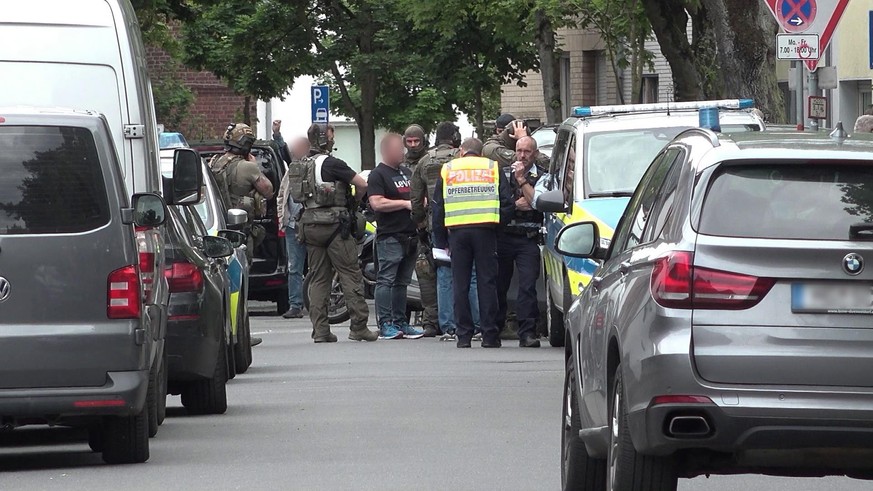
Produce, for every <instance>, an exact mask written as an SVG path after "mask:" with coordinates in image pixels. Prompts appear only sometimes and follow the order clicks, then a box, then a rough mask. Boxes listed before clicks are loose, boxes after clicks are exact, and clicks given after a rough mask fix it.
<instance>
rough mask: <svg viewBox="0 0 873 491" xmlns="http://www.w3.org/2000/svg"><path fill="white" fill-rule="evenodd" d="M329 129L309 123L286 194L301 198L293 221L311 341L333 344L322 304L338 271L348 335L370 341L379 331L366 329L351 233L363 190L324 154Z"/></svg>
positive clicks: (358, 178) (325, 303) (342, 165)
mask: <svg viewBox="0 0 873 491" xmlns="http://www.w3.org/2000/svg"><path fill="white" fill-rule="evenodd" d="M330 132H331V129H330V127H328V128H323V127H322V126H320V125H318V124H313V125H312V126H310V127H309V131H308V132H307V136H308V137H309V142H310V143H311V145H312V149H311V150H310V152H309V157H307V158H306V159H303V161H301V162H299V163H297V162H295V163H292V164H291V165H289V166H288V172H290V173H292V176H291V178H290V182H291V189H290V193H291V197H292V198H293V199H294V200H295V201H297V202H301V203H303V214H302V215H301V217H300V220H299V221H298V231H297V234H298V238H299V240H300V241H301V242H302V243H304V244H306V251H307V254H308V258H309V277H310V283H309V296H310V299H311V301H310V305H309V317H310V319H311V320H312V338H313V339H314V340H315V342H316V343H335V342H336V341H337V337H336V335H334V334H333V333H331V332H330V324H329V323H328V317H327V309H328V301H329V300H330V288H331V282H332V281H333V276H334V271H336V273H337V275H338V276H339V281H340V285H341V286H342V289H343V294H344V295H345V300H346V304H347V305H348V309H349V314H350V316H351V326H350V327H351V330H350V333H349V339H351V340H352V341H376V340H377V339H378V338H379V335H378V334H376V333H375V332H373V331H371V330H370V329H368V328H367V321H368V320H369V316H370V310H369V307H367V303H366V302H365V300H364V292H363V288H362V285H361V269H360V266H359V265H358V247H357V242H356V241H355V238H354V237H353V228H354V215H353V211H354V210H355V209H356V208H357V197H354V198H353V197H352V192H351V186H352V185H353V186H355V188H356V191H357V193H358V196H362V195H363V194H364V193H365V192H366V190H367V182H366V181H365V180H364V179H363V178H362V177H361V176H359V175H357V174H356V173H355V171H354V170H352V169H351V168H350V167H349V166H348V164H346V163H345V162H343V161H342V160H340V159H338V158H336V157H331V156H330V155H329V153H330V150H331V148H332V147H333V141H332V138H331V136H332V135H330Z"/></svg>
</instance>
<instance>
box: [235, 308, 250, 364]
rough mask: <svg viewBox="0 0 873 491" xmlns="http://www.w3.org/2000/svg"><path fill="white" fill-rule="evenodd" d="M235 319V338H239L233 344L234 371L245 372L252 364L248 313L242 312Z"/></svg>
mask: <svg viewBox="0 0 873 491" xmlns="http://www.w3.org/2000/svg"><path fill="white" fill-rule="evenodd" d="M240 312H242V311H240ZM241 315H242V316H241V318H240V319H239V320H238V321H237V326H238V327H237V338H239V340H238V341H237V343H236V344H235V345H234V346H233V363H234V365H235V368H236V373H246V371H247V370H248V369H249V367H250V366H252V337H251V336H252V333H251V326H250V325H249V316H248V314H245V313H242V314H241Z"/></svg>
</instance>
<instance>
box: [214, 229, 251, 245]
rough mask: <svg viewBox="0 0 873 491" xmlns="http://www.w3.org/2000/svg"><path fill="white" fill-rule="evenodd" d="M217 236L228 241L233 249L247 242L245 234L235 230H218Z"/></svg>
mask: <svg viewBox="0 0 873 491" xmlns="http://www.w3.org/2000/svg"><path fill="white" fill-rule="evenodd" d="M218 236H219V237H221V238H224V239H227V240H229V241H230V244H231V245H232V246H233V248H234V249H236V248H237V247H241V246H243V245H245V244H246V242H247V241H248V237H246V234H244V233H242V232H237V231H236V230H219V231H218Z"/></svg>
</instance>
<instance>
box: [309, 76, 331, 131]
mask: <svg viewBox="0 0 873 491" xmlns="http://www.w3.org/2000/svg"><path fill="white" fill-rule="evenodd" d="M329 120H330V88H329V87H328V86H327V85H313V86H312V122H313V123H318V124H327V123H328V122H329Z"/></svg>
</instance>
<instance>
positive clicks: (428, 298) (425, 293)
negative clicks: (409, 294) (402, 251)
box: [403, 124, 439, 338]
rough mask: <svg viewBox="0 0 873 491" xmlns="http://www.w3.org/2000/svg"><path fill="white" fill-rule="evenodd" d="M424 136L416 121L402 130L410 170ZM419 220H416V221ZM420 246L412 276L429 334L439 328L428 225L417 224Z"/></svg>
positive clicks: (422, 149) (424, 146)
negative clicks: (418, 293)
mask: <svg viewBox="0 0 873 491" xmlns="http://www.w3.org/2000/svg"><path fill="white" fill-rule="evenodd" d="M427 145H428V142H427V136H426V135H425V134H424V128H422V127H421V126H419V125H417V124H413V125H410V126H409V128H406V131H404V132H403V146H404V147H406V162H405V163H406V165H407V167H409V169H410V170H412V171H413V172H414V171H415V169H416V168H417V167H418V162H419V161H420V160H421V159H422V158H423V157H424V156H425V155H426V154H427ZM416 223H418V222H416ZM418 228H419V232H420V233H419V238H418V239H419V240H418V243H419V249H418V257H417V259H416V262H415V276H416V278H418V288H419V292H420V293H421V306H422V307H423V308H424V312H423V315H422V327H423V328H424V336H425V337H429V338H432V337H434V336H436V335H437V333H438V332H439V328H438V326H437V324H438V319H437V318H438V311H437V283H436V281H437V280H436V271H435V269H434V261H433V254H432V252H431V241H430V236H429V234H428V232H427V227H426V226H424V225H423V224H421V225H419V227H418Z"/></svg>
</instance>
